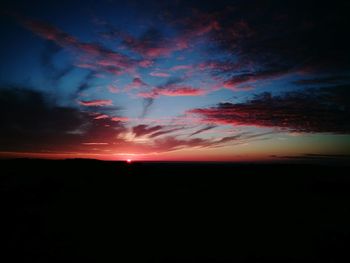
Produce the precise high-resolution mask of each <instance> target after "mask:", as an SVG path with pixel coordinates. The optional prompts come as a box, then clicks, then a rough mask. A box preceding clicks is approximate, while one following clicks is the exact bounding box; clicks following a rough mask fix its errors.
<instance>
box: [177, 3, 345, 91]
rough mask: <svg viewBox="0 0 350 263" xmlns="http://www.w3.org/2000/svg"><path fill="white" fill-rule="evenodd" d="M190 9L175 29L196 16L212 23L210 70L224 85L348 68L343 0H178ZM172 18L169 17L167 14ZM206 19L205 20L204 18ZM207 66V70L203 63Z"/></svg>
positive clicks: (193, 21) (186, 26) (192, 21)
mask: <svg viewBox="0 0 350 263" xmlns="http://www.w3.org/2000/svg"><path fill="white" fill-rule="evenodd" d="M178 3H179V8H180V6H181V7H185V6H186V10H190V9H193V10H195V11H192V12H193V15H191V16H189V15H188V13H186V12H182V13H183V14H186V15H187V18H186V19H182V20H181V19H180V18H179V17H177V19H178V20H179V19H180V20H181V21H184V22H183V23H182V25H180V28H183V30H190V29H191V28H192V27H193V25H192V24H196V21H197V20H198V18H197V17H198V16H196V14H200V16H202V17H204V18H205V19H207V21H211V23H216V24H217V27H216V30H212V31H211V35H210V40H211V41H212V44H215V45H216V46H217V48H218V49H215V48H213V45H210V49H211V50H212V51H213V53H214V54H216V52H217V51H218V50H219V51H222V52H223V53H224V54H225V55H226V56H225V61H222V60H221V59H220V60H217V61H215V60H211V61H208V63H207V64H206V65H205V64H203V65H204V66H210V67H211V70H212V72H213V73H215V74H220V73H221V74H223V75H222V77H223V78H224V83H225V84H226V85H228V86H230V87H231V86H232V85H239V84H244V83H247V82H252V81H258V80H259V81H263V80H269V79H271V78H275V77H279V76H284V75H286V74H289V73H304V74H306V73H311V72H312V73H317V74H339V72H346V71H347V72H348V71H349V69H350V64H349V63H348V61H349V60H350V52H349V48H348V47H349V46H350V40H349V38H348V37H347V36H348V35H349V34H350V28H349V26H348V25H349V24H350V19H349V16H348V12H347V11H346V10H349V8H350V3H349V2H348V1H334V2H332V3H329V2H319V1H312V0H311V1H289V0H287V1H259V0H256V1H255V0H254V1H219V2H216V3H215V4H212V1H201V4H200V5H198V3H197V2H196V1H186V5H185V2H184V1H179V2H178ZM173 19H175V18H174V17H173ZM209 24H210V22H209ZM207 69H209V68H208V67H207Z"/></svg>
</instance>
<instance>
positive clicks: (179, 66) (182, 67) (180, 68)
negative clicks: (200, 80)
mask: <svg viewBox="0 0 350 263" xmlns="http://www.w3.org/2000/svg"><path fill="white" fill-rule="evenodd" d="M186 69H192V66H191V65H178V66H174V67H172V68H170V70H172V71H178V70H186Z"/></svg>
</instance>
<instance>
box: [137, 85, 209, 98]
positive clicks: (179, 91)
mask: <svg viewBox="0 0 350 263" xmlns="http://www.w3.org/2000/svg"><path fill="white" fill-rule="evenodd" d="M206 93H207V91H206V90H203V89H198V88H193V87H190V86H173V85H169V86H167V87H162V88H154V89H152V90H151V91H149V92H140V93H138V96H140V97H143V98H156V97H159V96H171V97H175V96H201V95H205V94H206Z"/></svg>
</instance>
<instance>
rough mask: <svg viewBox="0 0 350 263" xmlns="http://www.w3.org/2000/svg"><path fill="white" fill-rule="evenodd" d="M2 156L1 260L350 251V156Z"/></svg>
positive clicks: (324, 257)
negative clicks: (279, 159)
mask: <svg viewBox="0 0 350 263" xmlns="http://www.w3.org/2000/svg"><path fill="white" fill-rule="evenodd" d="M0 165H1V171H2V172H1V176H0V198H1V199H0V200H1V201H0V204H1V218H2V222H3V223H1V241H2V242H3V245H2V250H3V252H2V253H1V257H2V258H4V260H1V261H2V262H349V260H350V256H349V253H348V244H349V243H350V242H349V241H350V223H349V222H350V191H349V189H350V188H349V187H350V177H349V176H348V175H346V173H347V170H348V167H347V166H343V167H336V166H331V165H323V166H322V165H307V164H248V163H246V164H229V163H161V162H151V163H137V162H135V163H131V164H128V163H124V162H104V161H96V160H64V161H63V160H62V161H50V160H26V159H21V160H2V161H0ZM5 257H6V259H5Z"/></svg>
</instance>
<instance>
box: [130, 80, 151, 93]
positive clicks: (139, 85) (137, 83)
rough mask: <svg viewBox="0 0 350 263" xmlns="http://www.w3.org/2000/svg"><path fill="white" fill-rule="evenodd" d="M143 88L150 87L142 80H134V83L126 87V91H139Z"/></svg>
mask: <svg viewBox="0 0 350 263" xmlns="http://www.w3.org/2000/svg"><path fill="white" fill-rule="evenodd" d="M142 87H148V84H147V83H145V82H144V81H143V80H142V79H141V78H134V79H133V80H132V82H131V83H130V84H129V85H127V86H126V90H130V89H139V88H142Z"/></svg>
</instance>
